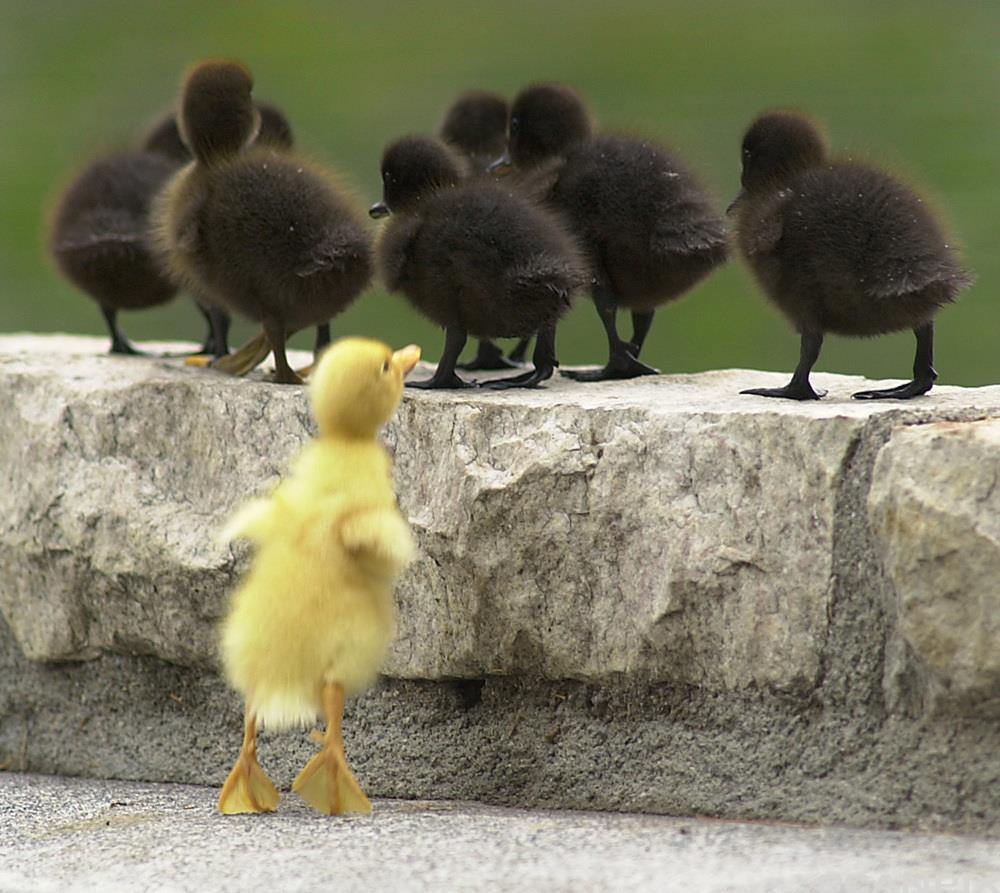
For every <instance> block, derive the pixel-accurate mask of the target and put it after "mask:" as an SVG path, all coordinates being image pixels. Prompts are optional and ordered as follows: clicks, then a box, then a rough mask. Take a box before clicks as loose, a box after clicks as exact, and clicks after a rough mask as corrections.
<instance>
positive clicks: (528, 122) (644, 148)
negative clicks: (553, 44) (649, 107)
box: [494, 84, 726, 381]
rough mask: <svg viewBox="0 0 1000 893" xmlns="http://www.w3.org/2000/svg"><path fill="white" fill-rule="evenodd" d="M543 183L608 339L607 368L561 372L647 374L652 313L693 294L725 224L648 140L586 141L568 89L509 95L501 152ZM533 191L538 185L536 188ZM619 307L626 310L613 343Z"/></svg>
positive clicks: (719, 255) (586, 120)
mask: <svg viewBox="0 0 1000 893" xmlns="http://www.w3.org/2000/svg"><path fill="white" fill-rule="evenodd" d="M511 163H512V164H513V165H514V166H515V167H516V168H517V169H518V170H519V171H521V172H523V176H526V177H527V179H528V180H529V182H530V180H531V178H533V177H534V178H536V180H537V181H538V183H540V184H542V186H543V188H544V192H545V196H544V198H545V201H546V203H547V204H548V206H549V207H551V208H553V209H554V210H556V211H558V212H559V213H560V215H561V217H562V218H563V219H565V220H566V221H567V223H568V225H569V227H570V229H571V231H572V233H573V235H574V236H576V237H577V239H579V240H580V244H581V246H582V247H583V249H584V251H585V253H586V257H587V260H588V261H589V263H590V265H591V269H592V272H593V276H594V281H593V298H594V303H595V304H596V306H597V312H598V314H599V315H600V318H601V322H602V323H603V325H604V328H605V331H606V333H607V336H608V349H609V358H608V363H607V365H606V366H605V367H604V368H603V369H600V370H598V371H596V372H594V371H586V372H571V373H566V374H567V375H569V376H570V377H572V378H575V379H577V380H579V381H601V380H604V379H610V378H633V377H635V376H637V375H649V374H653V373H655V372H656V370H655V369H653V368H652V367H650V366H647V365H646V364H645V363H642V362H640V360H639V353H640V351H641V350H642V346H643V343H644V341H645V339H646V335H647V334H648V333H649V329H650V326H651V325H652V322H653V315H654V313H655V312H656V309H657V308H658V307H660V306H662V305H663V304H665V303H666V302H668V301H673V300H676V299H677V298H679V297H680V296H681V295H683V294H685V293H686V292H687V291H689V290H690V289H691V288H693V287H694V286H695V285H696V284H697V283H698V282H700V281H701V280H702V279H704V278H705V276H707V275H708V274H709V273H710V272H711V271H712V270H713V269H715V268H716V267H717V266H718V265H719V264H721V263H722V262H723V261H724V260H725V259H726V227H725V224H724V222H723V218H722V215H721V214H720V213H719V212H717V211H716V209H715V208H714V207H713V204H712V201H711V200H710V198H709V196H708V194H707V193H706V191H705V190H704V189H703V187H702V186H701V184H700V183H699V182H698V181H697V179H696V178H695V177H694V175H693V174H692V173H691V171H690V170H689V169H688V167H687V165H686V164H685V163H684V162H683V161H681V159H680V158H679V157H678V156H677V155H676V154H675V153H674V152H672V151H670V150H668V149H666V148H665V147H663V146H661V145H659V144H657V143H655V142H654V141H652V140H648V139H647V140H643V139H636V138H633V137H628V136H608V135H595V134H594V128H593V123H592V120H591V116H590V113H589V111H588V109H587V107H586V105H585V104H584V101H583V99H582V98H581V97H580V95H579V94H578V93H577V92H576V91H575V90H572V89H571V88H569V87H565V86H560V85H556V84H540V85H535V86H531V87H527V88H526V89H524V90H523V91H521V93H520V94H518V96H517V97H516V98H515V100H514V102H513V104H512V106H511V113H510V123H509V141H508V154H507V155H506V156H505V157H504V158H501V159H500V160H499V161H498V162H497V163H496V165H494V169H496V170H500V169H502V168H503V167H505V166H509V165H510V164H511ZM536 188H537V186H536ZM619 307H624V308H627V309H629V310H631V312H632V323H633V334H632V339H631V341H629V342H625V341H622V340H621V338H619V336H618V331H617V327H616V319H615V317H616V314H617V310H618V308H619Z"/></svg>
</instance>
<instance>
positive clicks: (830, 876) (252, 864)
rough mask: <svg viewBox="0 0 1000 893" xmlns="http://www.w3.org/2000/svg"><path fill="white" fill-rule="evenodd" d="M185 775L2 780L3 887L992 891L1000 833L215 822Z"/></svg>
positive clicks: (421, 815) (515, 819)
mask: <svg viewBox="0 0 1000 893" xmlns="http://www.w3.org/2000/svg"><path fill="white" fill-rule="evenodd" d="M216 796H217V792H216V791H215V790H213V789H211V788H202V787H192V786H185V785H173V784H171V785H163V784H160V785H158V784H136V783H132V782H117V781H92V780H83V779H67V778H56V777H50V776H41V775H20V774H13V773H10V774H0V803H2V804H3V806H2V807H0V890H3V891H15V890H16V891H48V890H53V891H54V890H59V891H65V890H116V891H117V890H130V891H131V890H157V891H159V890H178V891H181V890H192V891H199V893H200V891H203V890H213V891H220V893H225V891H230V890H232V891H235V890H258V889H260V890H265V889H266V890H271V891H282V893H283V891H291V890H313V889H317V890H318V889H329V890H336V891H337V893H346V891H353V890H359V891H361V890H363V891H366V893H371V891H389V890H406V891H425V890H426V891H431V890H433V891H464V890H517V891H533V890H544V891H555V890H565V891H574V893H580V891H590V890H595V891H596V890H640V891H644V890H649V891H658V893H659V891H665V890H671V889H683V890H685V891H702V890H710V891H723V890H738V891H751V890H753V891H762V893H763V891H796V893H799V891H864V890H879V891H884V890H907V891H924V890H926V891H939V890H948V891H963V893H967V891H968V893H971V891H979V890H982V891H991V893H992V891H996V890H998V889H1000V843H998V841H997V840H995V839H989V838H981V837H958V836H949V835H930V834H907V833H897V832H883V831H856V830H845V829H834V828H806V827H798V826H789V825H773V824H763V823H736V822H721V821H711V820H704V819H685V818H669V817H663V816H648V815H622V814H611V813H577V812H541V811H525V810H513V809H500V808H495V807H487V806H480V805H478V804H474V803H449V802H409V801H401V800H381V801H378V802H376V804H375V813H374V815H373V816H371V817H357V816H354V817H345V818H332V819H331V818H325V817H322V816H319V815H317V814H315V813H313V812H311V811H310V810H309V808H308V807H306V806H305V804H304V803H302V801H300V800H298V798H297V797H296V796H295V795H286V796H285V799H284V800H283V802H282V804H281V807H280V809H279V811H278V812H277V813H275V814H273V815H268V816H239V817H228V818H224V817H222V816H220V815H218V814H217V813H216V812H215V798H216Z"/></svg>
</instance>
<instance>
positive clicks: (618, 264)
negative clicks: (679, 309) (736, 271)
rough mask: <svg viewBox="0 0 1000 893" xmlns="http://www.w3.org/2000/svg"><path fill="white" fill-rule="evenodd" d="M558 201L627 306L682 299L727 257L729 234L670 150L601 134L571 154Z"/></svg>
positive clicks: (601, 279) (601, 282) (554, 199)
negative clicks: (727, 238) (727, 234)
mask: <svg viewBox="0 0 1000 893" xmlns="http://www.w3.org/2000/svg"><path fill="white" fill-rule="evenodd" d="M565 158H566V162H565V164H564V166H563V168H562V170H561V171H560V173H559V178H558V180H557V181H556V183H555V186H554V187H553V189H552V193H551V198H550V201H551V203H552V205H553V207H556V208H558V209H559V210H560V211H561V212H562V213H563V214H564V215H565V216H566V218H567V220H569V221H570V223H571V226H572V228H573V232H574V234H575V235H576V236H577V237H578V238H579V239H580V242H581V244H582V246H583V247H584V249H585V250H586V251H587V255H588V257H589V259H590V262H591V264H592V269H593V270H594V274H595V276H596V277H597V280H598V287H603V288H605V289H607V290H608V291H610V292H611V293H612V294H613V295H614V296H615V300H616V303H617V304H618V306H619V307H624V308H627V309H629V310H637V311H650V310H655V309H656V308H657V307H659V306H661V305H662V304H664V303H666V302H668V301H672V300H676V299H677V298H679V297H680V296H681V295H683V294H685V293H686V292H687V291H689V290H690V289H691V288H692V287H693V286H694V285H696V284H697V283H698V282H699V281H700V280H701V279H703V278H704V277H705V276H707V275H708V273H710V272H711V271H712V270H713V269H714V268H715V267H716V266H718V265H719V264H720V263H722V262H723V261H724V260H725V259H726V233H725V227H724V225H723V222H722V218H721V215H720V214H719V213H718V212H717V211H716V210H715V209H714V208H713V207H712V204H711V202H710V201H709V199H708V196H707V194H706V193H705V192H704V191H703V190H702V189H701V187H700V186H699V185H698V182H697V180H696V179H695V177H694V175H693V174H692V173H691V172H690V171H689V170H688V168H687V166H686V165H685V164H684V163H683V162H682V161H681V160H680V158H678V157H677V155H676V154H674V153H672V152H670V151H669V150H667V149H666V148H664V147H663V146H659V145H657V144H656V143H654V142H651V141H644V140H638V139H635V138H632V137H626V136H597V137H594V138H593V139H590V140H587V141H585V142H582V143H579V144H577V145H576V146H574V147H573V148H571V149H570V150H569V151H568V152H567V153H566V156H565Z"/></svg>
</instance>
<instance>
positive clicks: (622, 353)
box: [563, 289, 659, 381]
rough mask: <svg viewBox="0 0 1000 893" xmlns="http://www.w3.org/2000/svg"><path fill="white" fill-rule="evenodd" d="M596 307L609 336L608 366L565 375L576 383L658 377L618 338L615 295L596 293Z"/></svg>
mask: <svg viewBox="0 0 1000 893" xmlns="http://www.w3.org/2000/svg"><path fill="white" fill-rule="evenodd" d="M594 306H595V307H597V314H598V316H600V317H601V322H602V323H603V324H604V331H605V332H607V335H608V364H607V366H605V367H604V368H603V369H597V370H587V371H585V372H578V371H572V372H564V373H563V375H566V376H568V377H569V378H572V379H575V380H576V381H606V380H608V379H613V378H636V377H637V376H639V375H657V374H659V373H658V370H656V369H654V368H653V367H652V366H647V365H646V364H645V363H641V362H639V360H637V359H636V358H635V357H634V356H632V354H631V353H629V346H628V345H627V344H626V343H625V342H624V341H622V340H621V338H619V337H618V329H617V327H616V325H615V314H616V313H617V311H618V302H617V301H616V300H615V298H614V295H612V294H611V293H610V292H608V291H605V290H604V289H598V290H597V291H595V292H594Z"/></svg>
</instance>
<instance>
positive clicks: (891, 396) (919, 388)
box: [853, 376, 936, 400]
mask: <svg viewBox="0 0 1000 893" xmlns="http://www.w3.org/2000/svg"><path fill="white" fill-rule="evenodd" d="M935 377H936V376H935ZM932 387H934V379H933V378H915V379H913V381H908V382H907V383H906V384H901V385H898V386H897V387H894V388H884V389H883V390H879V391H858V392H857V393H856V394H854V395H853V396H854V399H855V400H909V399H911V398H913V397H919V396H920V395H921V394H926V393H927V392H928V391H929V390H930V389H931V388H932Z"/></svg>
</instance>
